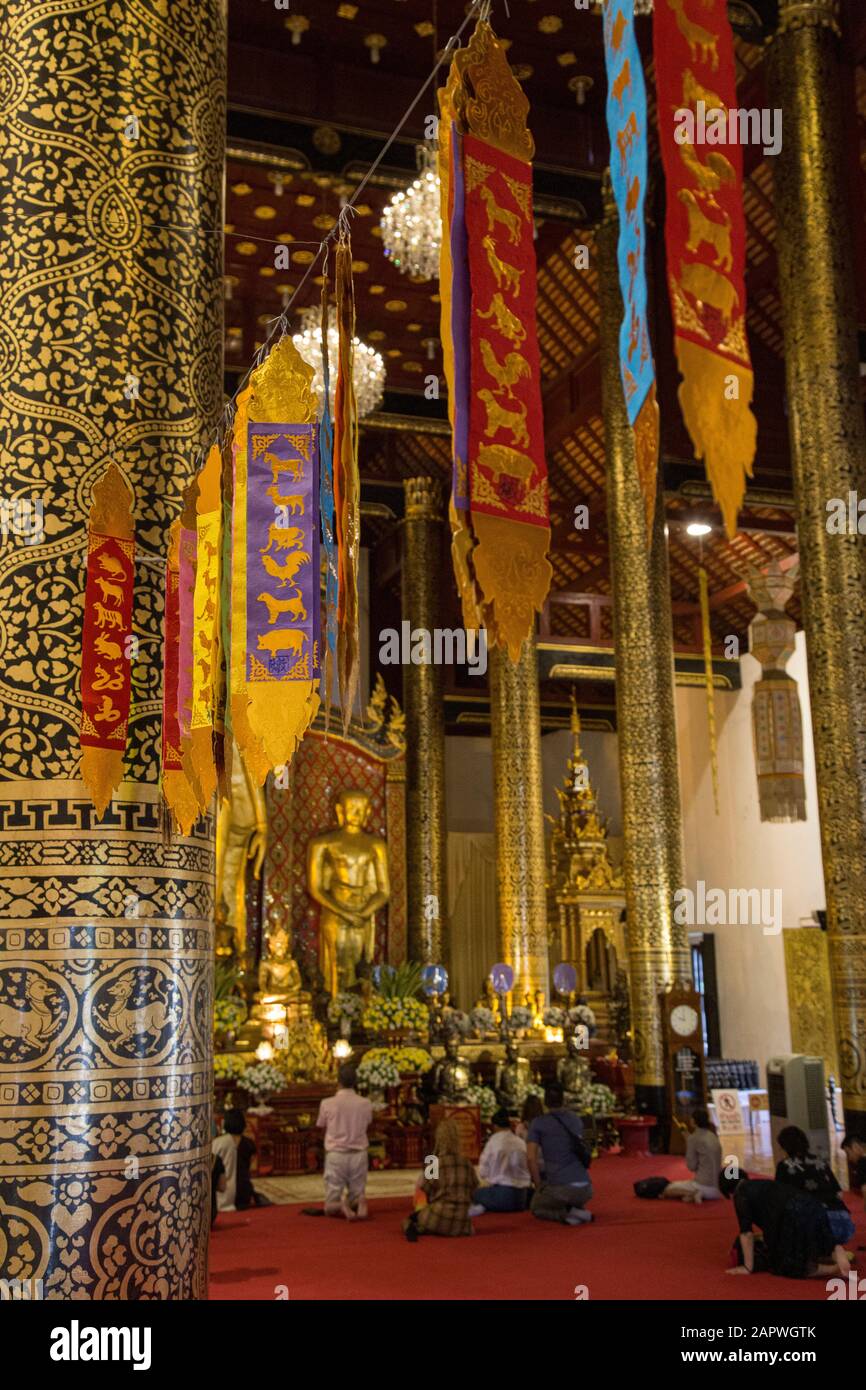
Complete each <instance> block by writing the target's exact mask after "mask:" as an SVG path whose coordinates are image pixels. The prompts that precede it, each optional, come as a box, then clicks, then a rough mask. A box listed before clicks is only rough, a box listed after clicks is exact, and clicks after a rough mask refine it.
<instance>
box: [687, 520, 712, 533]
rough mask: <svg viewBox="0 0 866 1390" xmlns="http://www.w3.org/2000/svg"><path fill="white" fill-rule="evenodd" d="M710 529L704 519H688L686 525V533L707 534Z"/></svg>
mask: <svg viewBox="0 0 866 1390" xmlns="http://www.w3.org/2000/svg"><path fill="white" fill-rule="evenodd" d="M712 529H713V528H712V526H708V525H707V523H706V522H705V521H690V522H689V524H688V526H687V527H686V535H688V536H708V535H709V534H710V532H711V531H712Z"/></svg>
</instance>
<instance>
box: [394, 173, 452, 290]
mask: <svg viewBox="0 0 866 1390" xmlns="http://www.w3.org/2000/svg"><path fill="white" fill-rule="evenodd" d="M416 157H417V160H418V177H417V179H415V180H414V182H413V183H411V184H410V185H409V187H408V188H407V189H406V192H405V193H395V194H394V197H393V198H392V199H391V201H390V202H389V203H388V204H387V206H386V207H385V210H384V212H383V213H382V220H381V222H380V224H379V226H380V228H381V231H382V245H383V248H384V251H385V255H386V256H387V257H388V259H389V260H391V261H393V263H394V265H395V266H396V267H397V269H398V270H399V271H402V273H403V274H404V275H411V276H413V277H414V278H416V279H418V280H434V279H438V276H439V248H440V246H441V243H442V223H441V217H440V210H439V175H438V173H437V172H436V147H435V145H418V146H417V149H416Z"/></svg>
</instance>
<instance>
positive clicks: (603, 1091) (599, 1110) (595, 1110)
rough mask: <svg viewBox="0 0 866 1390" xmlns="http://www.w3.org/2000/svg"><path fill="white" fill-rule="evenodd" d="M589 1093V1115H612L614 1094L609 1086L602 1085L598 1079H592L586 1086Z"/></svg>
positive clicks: (614, 1107)
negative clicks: (589, 1084)
mask: <svg viewBox="0 0 866 1390" xmlns="http://www.w3.org/2000/svg"><path fill="white" fill-rule="evenodd" d="M587 1091H588V1094H589V1107H588V1108H589V1112H590V1114H591V1115H612V1114H613V1112H614V1110H615V1109H616V1096H615V1095H614V1093H613V1091H612V1090H611V1089H610V1087H609V1086H603V1085H602V1084H601V1082H600V1081H594V1082H593V1083H592V1085H591V1086H588V1087H587Z"/></svg>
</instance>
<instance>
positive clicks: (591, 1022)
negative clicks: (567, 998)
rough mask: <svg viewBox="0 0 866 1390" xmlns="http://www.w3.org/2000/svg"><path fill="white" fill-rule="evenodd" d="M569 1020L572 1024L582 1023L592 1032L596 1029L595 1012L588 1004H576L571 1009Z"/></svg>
mask: <svg viewBox="0 0 866 1390" xmlns="http://www.w3.org/2000/svg"><path fill="white" fill-rule="evenodd" d="M568 1021H569V1023H571V1024H577V1023H582V1024H583V1026H584V1027H585V1028H588V1029H589V1031H590V1033H592V1032H593V1031H594V1030H595V1014H594V1013H593V1012H592V1009H591V1008H590V1007H589V1005H588V1004H575V1006H574V1008H573V1009H569V1011H568Z"/></svg>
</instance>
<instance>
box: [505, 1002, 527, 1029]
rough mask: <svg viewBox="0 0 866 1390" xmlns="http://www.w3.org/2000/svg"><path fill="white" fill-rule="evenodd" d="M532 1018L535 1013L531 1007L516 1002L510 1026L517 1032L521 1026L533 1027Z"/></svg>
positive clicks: (509, 1022) (509, 1021)
mask: <svg viewBox="0 0 866 1390" xmlns="http://www.w3.org/2000/svg"><path fill="white" fill-rule="evenodd" d="M532 1020H533V1013H532V1010H531V1009H527V1008H526V1006H525V1005H524V1004H515V1006H514V1008H513V1009H512V1010H511V1017H510V1018H509V1020H508V1026H509V1027H510V1028H513V1029H514V1030H515V1032H516V1031H518V1030H519V1029H521V1028H531V1027H532Z"/></svg>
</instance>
